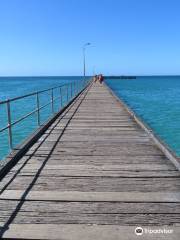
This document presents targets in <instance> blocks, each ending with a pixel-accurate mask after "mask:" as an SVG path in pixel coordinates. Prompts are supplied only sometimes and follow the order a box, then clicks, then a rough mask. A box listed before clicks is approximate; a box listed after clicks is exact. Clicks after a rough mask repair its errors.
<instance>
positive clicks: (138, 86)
mask: <svg viewBox="0 0 180 240" xmlns="http://www.w3.org/2000/svg"><path fill="white" fill-rule="evenodd" d="M106 83H107V84H108V86H109V87H110V88H111V89H112V90H113V91H114V92H115V94H116V95H117V96H119V97H120V98H121V99H123V100H124V101H125V102H126V104H127V105H128V106H129V107H130V108H131V109H132V110H133V111H134V112H135V113H136V114H137V115H138V116H139V117H141V118H142V119H143V120H144V121H145V123H146V124H147V125H148V126H149V127H150V128H151V129H152V130H153V131H154V132H155V133H156V134H157V135H158V136H159V137H160V138H161V140H162V141H164V142H165V143H166V144H167V145H168V146H169V147H170V148H171V149H172V150H173V151H174V153H175V154H176V155H177V156H180V76H152V77H137V78H136V79H129V80H127V79H107V80H106Z"/></svg>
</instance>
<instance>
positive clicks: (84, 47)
mask: <svg viewBox="0 0 180 240" xmlns="http://www.w3.org/2000/svg"><path fill="white" fill-rule="evenodd" d="M89 45H91V43H85V44H84V46H83V65H84V77H85V76H86V47H87V46H89Z"/></svg>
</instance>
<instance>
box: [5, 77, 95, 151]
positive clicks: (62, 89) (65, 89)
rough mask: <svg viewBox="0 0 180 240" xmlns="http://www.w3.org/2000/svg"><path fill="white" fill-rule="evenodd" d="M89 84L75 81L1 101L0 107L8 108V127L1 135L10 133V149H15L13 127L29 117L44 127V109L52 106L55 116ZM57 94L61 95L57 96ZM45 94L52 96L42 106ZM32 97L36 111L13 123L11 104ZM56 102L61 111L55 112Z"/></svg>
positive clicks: (52, 113)
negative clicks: (42, 114) (42, 116)
mask: <svg viewBox="0 0 180 240" xmlns="http://www.w3.org/2000/svg"><path fill="white" fill-rule="evenodd" d="M89 82H90V79H86V80H77V81H74V82H70V83H68V84H63V85H60V86H57V87H53V88H49V89H46V90H42V91H37V92H33V93H30V94H27V95H24V96H20V97H15V98H12V99H8V100H5V101H0V106H2V105H5V106H6V118H7V125H6V126H5V127H3V128H1V129H0V134H1V133H3V132H4V131H8V142H9V149H10V150H13V149H14V144H13V139H14V138H15V137H16V136H13V132H12V127H13V126H15V125H17V124H18V123H20V122H22V121H23V120H25V119H27V118H28V117H30V116H32V115H36V118H37V119H36V121H37V126H38V127H40V126H41V125H43V124H44V123H45V121H44V122H42V120H41V111H42V110H43V109H45V108H46V107H48V106H50V108H51V116H53V115H54V114H55V113H57V112H58V111H59V110H60V109H61V108H63V107H64V106H66V105H67V104H68V103H69V101H70V100H71V99H73V98H74V97H75V96H76V95H77V94H78V93H79V92H80V91H81V90H83V89H84V88H85V87H86V86H87V84H88V83H89ZM55 91H56V94H55ZM57 92H58V93H59V94H57ZM44 93H48V95H49V96H50V101H49V102H47V103H45V104H43V105H41V104H40V96H41V94H44ZM63 93H65V95H63ZM55 95H58V96H55ZM32 96H35V99H36V100H35V101H36V103H35V105H36V107H35V109H33V111H30V112H28V113H26V114H25V115H23V116H22V117H20V118H18V119H16V120H14V121H13V120H12V113H11V104H12V103H13V102H16V101H19V100H22V99H26V98H28V97H32ZM63 99H64V100H63ZM56 101H58V103H59V109H58V110H57V111H56V110H55V102H56ZM46 120H47V119H46ZM38 127H37V128H38ZM22 130H23V129H22Z"/></svg>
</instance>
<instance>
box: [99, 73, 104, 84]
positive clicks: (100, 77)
mask: <svg viewBox="0 0 180 240" xmlns="http://www.w3.org/2000/svg"><path fill="white" fill-rule="evenodd" d="M103 81H104V77H103V75H102V74H100V75H99V82H100V83H101V84H102V83H103Z"/></svg>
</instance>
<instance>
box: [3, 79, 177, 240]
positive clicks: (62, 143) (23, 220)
mask: <svg viewBox="0 0 180 240" xmlns="http://www.w3.org/2000/svg"><path fill="white" fill-rule="evenodd" d="M179 176H180V175H179V171H178V170H177V169H176V168H175V166H174V165H173V164H172V163H171V161H170V160H169V159H167V157H166V156H165V155H164V154H163V153H162V152H161V150H160V149H159V148H158V147H157V146H156V144H155V143H154V141H153V140H152V139H151V137H150V136H149V135H148V133H146V132H145V131H144V130H143V129H142V128H141V127H140V126H139V125H138V124H137V123H136V122H135V120H134V119H133V118H132V117H131V116H130V114H129V113H128V112H127V110H126V109H125V108H124V107H123V104H122V103H121V102H120V101H118V100H117V99H116V98H115V97H114V96H113V95H112V94H111V92H110V91H109V89H108V88H107V87H106V86H105V85H103V84H102V85H100V84H98V83H93V84H92V85H90V86H88V87H87V89H85V90H84V92H83V93H82V94H81V95H80V96H79V97H78V98H77V99H76V100H75V101H74V102H73V103H72V104H71V105H70V106H69V107H68V109H66V110H65V112H64V113H63V114H62V115H61V116H60V117H59V118H58V119H57V120H56V121H55V122H54V123H53V124H52V125H51V126H50V127H49V128H48V129H47V131H46V132H45V134H44V135H42V136H41V138H40V139H39V140H38V141H37V142H36V143H35V144H34V145H33V146H32V147H31V148H30V149H29V151H28V152H27V153H26V154H25V155H24V156H23V157H22V158H21V159H20V161H19V162H18V163H17V164H16V165H15V167H13V168H12V169H11V170H10V171H9V173H8V174H7V175H6V176H5V177H4V178H3V180H2V181H1V182H0V236H1V238H6V239H59V240H92V239H93V240H119V239H120V240H121V239H122V240H127V239H128V240H133V239H140V238H141V239H179V234H180V192H179V190H180V181H179ZM137 226H139V227H142V228H143V229H145V228H146V229H164V228H165V229H169V231H170V230H173V233H167V234H159V235H158V237H157V234H148V233H145V232H144V233H143V238H142V237H141V236H137V235H136V234H135V228H136V227H137Z"/></svg>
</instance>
